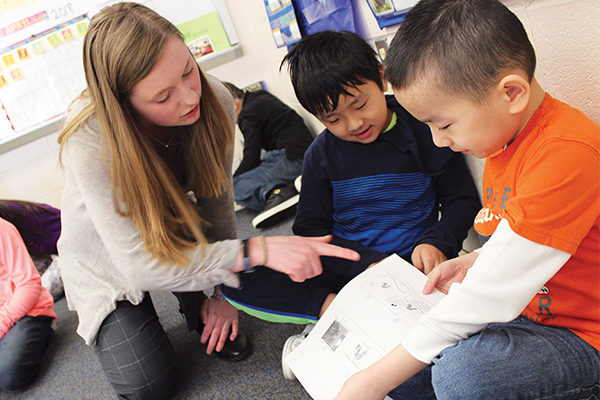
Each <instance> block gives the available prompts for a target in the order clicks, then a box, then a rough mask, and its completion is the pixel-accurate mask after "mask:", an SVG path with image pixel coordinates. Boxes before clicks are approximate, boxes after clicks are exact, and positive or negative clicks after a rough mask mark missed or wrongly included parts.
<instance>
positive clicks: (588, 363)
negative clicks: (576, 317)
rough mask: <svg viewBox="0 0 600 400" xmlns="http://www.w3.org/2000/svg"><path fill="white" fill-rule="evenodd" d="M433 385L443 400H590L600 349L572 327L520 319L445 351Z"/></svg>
mask: <svg viewBox="0 0 600 400" xmlns="http://www.w3.org/2000/svg"><path fill="white" fill-rule="evenodd" d="M432 383H433V387H434V389H435V393H436V396H437V398H438V399H440V400H444V399H459V398H460V399H474V400H475V399H508V398H511V399H515V398H522V399H542V398H544V399H587V398H590V397H591V396H592V392H593V391H594V390H596V391H598V385H599V384H600V352H598V351H597V350H596V349H594V348H593V347H592V346H590V345H589V344H587V343H586V342H584V341H583V340H581V339H580V338H579V337H577V336H576V335H575V334H574V333H572V332H571V331H569V330H567V329H564V328H554V327H547V326H543V325H540V324H536V323H533V322H531V321H529V320H527V319H525V318H522V317H519V318H517V319H516V320H514V321H511V322H508V323H503V324H492V325H490V326H489V327H488V328H486V329H484V330H482V331H481V332H479V333H477V334H475V335H473V336H471V337H470V338H468V339H465V340H461V341H460V342H459V343H458V344H457V345H456V346H453V347H450V348H447V349H446V350H444V351H442V353H441V354H440V356H439V357H438V358H436V359H435V360H434V365H433V367H432ZM596 394H597V393H596Z"/></svg>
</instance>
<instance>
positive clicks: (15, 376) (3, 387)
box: [0, 363, 37, 391]
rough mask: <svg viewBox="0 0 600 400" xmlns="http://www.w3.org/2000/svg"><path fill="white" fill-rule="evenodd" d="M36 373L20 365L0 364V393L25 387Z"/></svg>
mask: <svg viewBox="0 0 600 400" xmlns="http://www.w3.org/2000/svg"><path fill="white" fill-rule="evenodd" d="M36 372H37V371H31V370H29V369H28V368H25V367H23V366H20V365H8V364H6V363H0V391H9V390H15V389H19V388H21V387H23V386H26V385H27V384H28V383H29V382H31V381H32V380H33V378H34V377H35V375H36Z"/></svg>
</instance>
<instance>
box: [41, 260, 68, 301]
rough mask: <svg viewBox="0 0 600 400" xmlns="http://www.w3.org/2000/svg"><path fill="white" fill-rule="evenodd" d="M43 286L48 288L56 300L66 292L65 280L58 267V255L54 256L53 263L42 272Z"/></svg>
mask: <svg viewBox="0 0 600 400" xmlns="http://www.w3.org/2000/svg"><path fill="white" fill-rule="evenodd" d="M42 286H43V287H45V288H46V289H48V291H49V292H50V294H51V295H52V298H53V299H54V301H57V300H58V299H60V298H61V297H62V296H63V294H64V289H63V282H62V278H61V277H60V270H59V269H58V257H57V256H52V264H50V266H48V269H47V270H46V271H44V273H43V274H42Z"/></svg>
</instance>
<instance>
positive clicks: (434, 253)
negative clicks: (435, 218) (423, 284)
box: [411, 243, 447, 275]
mask: <svg viewBox="0 0 600 400" xmlns="http://www.w3.org/2000/svg"><path fill="white" fill-rule="evenodd" d="M411 260H412V262H413V265H414V266H415V267H417V269H419V270H420V271H422V272H423V273H424V274H425V275H427V274H428V273H430V272H431V270H432V269H433V268H434V267H435V266H436V265H438V264H440V263H441V262H443V261H446V260H447V258H446V256H445V255H444V253H442V252H441V251H439V250H438V248H437V247H435V246H433V245H430V244H427V243H423V244H420V245H418V246H416V247H415V249H414V250H413V252H412V255H411Z"/></svg>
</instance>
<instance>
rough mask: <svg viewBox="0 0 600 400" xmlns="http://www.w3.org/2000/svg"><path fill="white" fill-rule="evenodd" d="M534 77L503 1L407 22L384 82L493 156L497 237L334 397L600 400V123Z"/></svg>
mask: <svg viewBox="0 0 600 400" xmlns="http://www.w3.org/2000/svg"><path fill="white" fill-rule="evenodd" d="M534 70H535V53H534V50H533V47H532V46H531V44H530V42H529V39H528V38H527V34H526V32H525V29H524V28H523V25H522V24H521V22H520V21H519V20H518V18H517V17H516V16H515V15H514V14H513V13H512V12H510V10H508V9H507V8H506V7H505V6H504V5H503V4H502V3H500V2H499V1H497V0H422V1H421V2H419V3H418V4H417V5H416V6H415V7H414V8H413V9H412V10H411V11H410V12H409V13H408V14H407V15H406V19H405V21H404V23H403V24H402V25H401V26H400V28H399V30H398V32H397V33H396V36H395V37H394V40H393V41H392V43H391V46H390V49H389V52H388V56H387V58H386V70H385V77H386V79H388V80H389V82H390V83H391V85H392V88H393V90H394V95H395V96H396V98H397V100H398V102H399V103H400V104H402V106H404V108H406V110H408V111H409V112H410V113H411V114H413V115H414V116H415V117H416V118H417V119H419V120H421V121H423V122H425V123H427V124H428V125H429V126H430V128H431V132H432V135H433V140H434V142H435V143H436V144H437V145H438V146H440V147H450V148H451V149H453V150H454V151H460V152H463V153H468V154H473V155H474V156H475V157H478V158H486V159H487V161H486V165H485V172H484V178H483V188H484V189H483V198H484V208H483V209H482V210H481V211H480V213H479V214H478V216H477V217H476V219H475V229H476V230H477V231H478V232H479V233H481V234H483V235H488V236H489V237H490V238H489V240H488V241H487V242H486V244H485V245H484V246H483V247H482V248H481V249H478V250H477V251H476V252H474V253H471V254H468V255H465V256H462V257H458V258H455V259H452V260H448V261H446V262H444V263H441V264H439V265H438V266H437V267H436V268H435V269H434V270H433V271H432V272H431V273H430V274H429V280H428V283H427V285H426V286H425V289H424V293H429V292H431V290H432V289H433V287H434V286H437V287H438V289H440V290H442V291H444V292H447V293H448V296H446V297H445V298H444V299H443V300H442V301H441V302H440V303H439V304H438V305H437V306H435V307H434V308H432V309H431V310H430V312H428V313H427V314H425V315H424V316H423V318H422V319H421V320H420V321H419V323H418V324H417V325H416V326H415V328H413V330H412V331H411V332H410V333H409V335H408V336H407V337H405V338H404V339H403V341H402V343H401V344H400V345H399V346H397V347H396V348H395V349H394V350H392V351H391V352H390V353H389V354H387V355H386V356H385V357H384V358H382V359H381V360H380V361H378V362H377V363H375V364H374V365H372V366H371V367H369V368H367V369H365V370H363V371H361V372H359V373H357V374H355V375H354V376H352V377H351V378H350V379H349V380H348V381H347V382H346V384H345V385H344V387H343V388H342V390H341V392H340V394H339V395H338V396H337V397H336V399H353V400H355V399H382V398H383V397H384V396H385V395H386V393H388V392H389V391H391V390H392V389H394V388H396V389H395V390H394V391H393V392H392V393H390V396H391V397H393V398H410V399H416V398H418V399H421V398H431V399H435V398H438V399H449V398H452V399H456V398H463V399H492V398H493V399H504V398H515V396H517V397H518V398H538V399H539V398H553V399H554V398H561V399H562V398H578V399H579V398H593V396H594V395H595V396H598V388H599V385H600V351H599V349H600V290H598V287H599V283H600V127H599V126H598V125H596V124H594V123H593V122H592V121H590V120H589V119H588V118H587V117H586V116H585V115H583V114H582V113H581V112H579V111H577V110H575V109H573V108H572V107H570V106H568V105H567V104H564V103H562V102H560V101H559V100H557V99H555V98H553V97H552V96H550V95H549V94H547V93H545V92H544V90H543V89H542V88H541V87H540V85H539V84H538V82H537V81H536V80H535V78H534ZM428 365H430V366H428ZM399 385H400V386H399Z"/></svg>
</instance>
